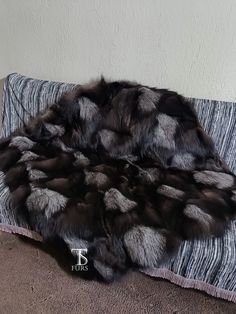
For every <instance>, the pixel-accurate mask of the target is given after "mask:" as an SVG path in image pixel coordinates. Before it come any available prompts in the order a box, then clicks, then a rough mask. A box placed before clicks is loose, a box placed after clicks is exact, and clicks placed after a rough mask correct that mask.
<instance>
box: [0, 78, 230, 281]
mask: <svg viewBox="0 0 236 314" xmlns="http://www.w3.org/2000/svg"><path fill="white" fill-rule="evenodd" d="M0 171H3V172H4V173H5V183H6V185H7V186H8V187H9V190H10V193H11V201H12V204H13V205H14V206H15V209H16V211H17V214H18V215H21V216H24V217H25V219H26V220H27V221H28V223H29V224H30V225H31V227H32V229H33V230H35V231H37V232H39V233H40V234H42V236H43V237H44V239H45V241H51V240H52V239H54V238H60V239H63V240H64V241H65V243H66V244H67V245H68V246H69V247H70V248H71V249H72V248H75V247H76V246H77V248H87V249H88V255H87V257H88V259H89V267H91V268H92V269H93V270H95V271H96V272H97V273H98V274H99V275H100V276H101V277H102V278H103V279H104V280H106V281H112V280H113V279H114V278H115V277H116V275H117V274H121V273H124V272H125V271H126V270H127V269H128V268H130V267H134V266H138V267H149V266H157V265H158V263H159V261H160V259H161V258H163V257H164V256H166V254H171V253H172V254H173V252H174V251H175V249H177V248H178V246H179V244H180V243H181V241H183V240H185V239H193V238H201V237H214V236H219V235H221V234H222V233H223V232H224V231H225V229H226V228H227V225H228V223H229V221H230V220H231V219H233V217H234V215H235V210H236V197H235V195H236V192H235V191H236V181H235V177H234V175H233V174H232V173H230V171H229V170H228V169H227V167H226V166H225V164H224V163H223V162H222V161H221V159H220V158H219V156H218V154H217V153H216V151H215V148H214V144H213V143H212V140H211V139H210V138H209V137H208V136H207V135H206V134H205V132H204V131H203V130H202V128H201V126H200V124H199V122H198V119H197V117H196V114H195V112H194V110H193V106H192V104H191V103H189V102H188V101H187V100H186V99H185V98H184V97H182V96H180V95H178V94H177V93H175V92H171V91H168V90H163V89H156V88H149V87H147V86H141V85H140V84H136V83H130V82H111V83H109V82H106V81H105V80H104V79H101V80H100V81H97V82H94V83H92V84H89V85H85V86H77V87H76V88H75V89H74V90H73V91H72V92H70V93H68V94H65V95H64V96H63V97H62V98H61V100H60V101H59V103H58V104H54V105H52V106H50V107H49V108H48V109H47V110H46V111H44V112H42V113H40V114H39V115H38V116H37V117H35V118H34V119H32V120H31V121H30V122H29V123H28V124H27V125H26V126H25V127H24V128H22V129H20V130H17V131H16V132H14V133H13V134H12V136H11V137H9V138H6V139H3V140H2V141H1V143H0ZM81 245H83V247H81Z"/></svg>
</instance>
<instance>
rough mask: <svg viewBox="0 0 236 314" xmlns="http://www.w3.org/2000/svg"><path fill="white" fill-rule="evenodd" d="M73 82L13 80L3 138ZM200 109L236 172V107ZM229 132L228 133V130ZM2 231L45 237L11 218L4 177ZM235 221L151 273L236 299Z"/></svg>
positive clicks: (203, 104) (200, 103)
mask: <svg viewBox="0 0 236 314" xmlns="http://www.w3.org/2000/svg"><path fill="white" fill-rule="evenodd" d="M72 87H73V85H72V84H65V83H55V82H48V81H40V80H33V79H30V78H27V77H24V76H21V75H18V74H11V75H9V76H8V77H7V79H6V81H5V85H4V93H3V105H4V107H3V128H2V135H3V136H7V135H9V134H10V133H11V132H12V131H13V130H15V129H16V128H18V127H21V126H22V124H23V121H24V122H26V121H27V120H28V119H29V118H30V117H31V116H34V115H35V114H37V113H38V112H39V111H40V110H42V109H44V108H45V106H47V105H50V104H52V103H54V102H55V101H56V100H57V99H58V98H59V97H60V95H61V94H62V93H63V92H64V91H66V90H68V89H71V88H72ZM194 103H195V109H196V111H197V113H198V115H199V119H200V121H201V123H202V125H203V128H204V129H205V131H206V132H207V133H208V134H209V135H210V136H211V137H212V138H213V139H214V141H215V144H216V147H217V149H218V152H219V154H220V155H221V157H223V158H224V160H225V161H226V163H227V164H228V166H229V167H230V169H231V170H232V171H234V172H236V161H235V158H234V154H233V152H234V151H235V149H236V142H235V140H234V139H235V132H236V129H235V123H236V119H235V110H236V106H235V105H234V104H232V103H225V102H216V101H206V100H194ZM222 130H224V131H222ZM0 196H1V201H0V223H1V224H0V228H1V230H5V231H12V232H16V233H21V234H24V235H27V236H29V237H32V238H35V239H40V237H39V235H37V234H35V233H34V232H32V231H31V230H29V227H28V226H27V225H24V224H21V225H20V224H19V222H18V220H17V217H13V216H12V215H11V216H10V217H9V211H8V205H9V199H8V191H7V189H6V187H5V186H4V184H3V180H2V179H1V177H0ZM235 228H236V225H235V223H232V226H231V229H230V230H229V231H228V232H227V233H226V234H225V235H224V237H223V238H217V239H209V240H205V241H203V240H201V241H200V240H198V241H186V242H184V243H183V245H182V246H181V248H180V249H179V252H178V254H177V255H176V256H175V257H173V258H172V259H168V260H165V261H162V262H161V264H160V265H159V267H158V268H154V269H147V270H145V273H147V274H149V275H151V276H153V277H162V278H166V279H168V280H170V281H172V282H174V283H177V284H179V285H181V286H183V287H191V288H197V289H201V290H204V291H206V292H207V293H209V294H211V295H214V296H218V297H221V298H224V299H227V300H231V301H234V302H235V301H236V279H235V278H236V276H235V275H236V274H235V273H236V270H235V267H234V263H235V261H236V245H235V241H234V235H235Z"/></svg>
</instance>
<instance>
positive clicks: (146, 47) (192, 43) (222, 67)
mask: <svg viewBox="0 0 236 314" xmlns="http://www.w3.org/2000/svg"><path fill="white" fill-rule="evenodd" d="M0 43H1V45H0V78H1V77H3V76H5V75H6V74H8V73H10V72H14V71H16V72H20V73H22V74H26V75H30V76H33V77H38V78H43V79H51V80H60V81H72V82H84V81H87V80H89V79H91V78H94V77H97V76H99V75H100V74H101V73H103V74H104V75H105V76H107V77H109V78H112V79H115V78H125V79H134V80H138V81H140V82H142V83H145V84H149V85H155V86H161V87H168V88H171V89H174V90H178V91H179V92H181V93H184V94H185V95H187V96H195V97H208V98H214V99H221V100H233V101H235V100H236V1H235V0H100V1H99V0H0Z"/></svg>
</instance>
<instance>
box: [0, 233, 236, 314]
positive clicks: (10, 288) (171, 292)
mask: <svg viewBox="0 0 236 314" xmlns="http://www.w3.org/2000/svg"><path fill="white" fill-rule="evenodd" d="M0 278H1V288H0V314H8V313H9V314H15V313H17V314H21V313H22V314H23V313H24V314H27V313H30V314H32V313H34V314H39V313H40V314H42V313H46V314H48V313H53V314H54V313H79V314H87V313H89V314H90V313H96V314H100V313H101V314H106V313H109V314H113V313H117V314H118V313H129V314H132V313H135V314H143V313H158V314H159V313H164V314H168V313H176V314H177V313H196V314H199V313H207V314H211V313H212V314H213V313H214V314H218V313H227V314H231V313H232V314H233V313H236V304H233V303H231V302H226V301H222V300H219V299H215V298H213V297H210V296H208V295H206V294H204V293H201V292H198V291H194V290H192V289H183V288H180V287H177V286H175V285H173V284H171V283H169V282H167V281H164V280H154V279H151V278H149V277H147V276H145V275H143V274H141V273H135V272H131V273H129V274H128V275H127V276H126V277H124V278H122V280H120V281H119V282H115V283H113V284H110V285H107V284H102V283H98V282H95V281H85V280H82V279H79V278H75V277H72V276H70V275H69V274H68V273H66V272H65V271H64V270H63V269H62V268H61V267H60V266H59V265H58V263H57V261H56V260H55V259H54V258H53V257H51V256H50V255H49V254H47V253H46V252H45V251H43V250H41V249H40V246H35V245H32V243H30V242H25V241H22V240H21V239H19V238H18V237H17V236H14V235H10V234H6V233H0Z"/></svg>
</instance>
